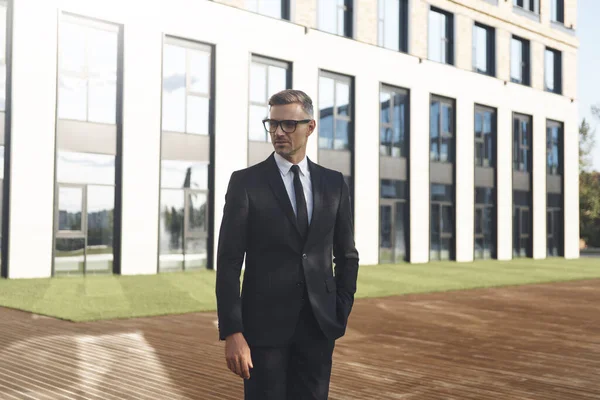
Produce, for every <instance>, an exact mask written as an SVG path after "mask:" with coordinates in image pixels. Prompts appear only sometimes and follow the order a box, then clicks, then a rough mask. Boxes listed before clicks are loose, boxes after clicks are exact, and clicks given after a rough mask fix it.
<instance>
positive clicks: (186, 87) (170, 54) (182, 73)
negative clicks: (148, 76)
mask: <svg viewBox="0 0 600 400" xmlns="http://www.w3.org/2000/svg"><path fill="white" fill-rule="evenodd" d="M211 56H212V55H211V49H210V47H208V46H204V45H200V44H197V43H194V42H187V41H184V40H179V39H177V40H176V39H172V38H167V40H166V43H165V45H164V50H163V101H162V129H163V131H169V132H180V133H189V134H196V135H208V134H209V130H210V127H209V115H210V106H211V104H210V101H211V98H210V92H211V89H210V87H211Z"/></svg>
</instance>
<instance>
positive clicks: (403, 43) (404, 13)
mask: <svg viewBox="0 0 600 400" xmlns="http://www.w3.org/2000/svg"><path fill="white" fill-rule="evenodd" d="M385 1H386V0H378V4H377V5H378V7H377V45H378V46H380V47H384V48H386V49H390V50H396V51H399V52H402V53H408V35H409V26H408V25H409V23H410V22H409V4H408V2H409V0H396V1H398V8H399V10H400V11H399V14H400V15H399V17H398V20H399V26H398V48H397V49H396V48H392V47H388V46H386V44H385V39H386V36H385V27H386V25H387V21H386V15H388V14H387V13H386V12H385ZM382 4H383V7H382ZM382 8H383V16H382V15H381V13H382ZM382 32H383V35H382Z"/></svg>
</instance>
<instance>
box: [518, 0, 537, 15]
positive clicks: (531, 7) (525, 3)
mask: <svg viewBox="0 0 600 400" xmlns="http://www.w3.org/2000/svg"><path fill="white" fill-rule="evenodd" d="M513 4H514V5H515V6H517V7H520V8H522V9H524V10H527V11H531V12H532V13H536V14H539V9H540V7H539V0H513Z"/></svg>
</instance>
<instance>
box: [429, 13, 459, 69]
mask: <svg viewBox="0 0 600 400" xmlns="http://www.w3.org/2000/svg"><path fill="white" fill-rule="evenodd" d="M453 30H454V26H453V17H452V14H448V13H446V12H444V11H442V10H439V9H437V8H433V7H432V8H431V9H430V10H429V59H430V60H432V61H437V62H441V63H445V64H454V60H453V58H454V56H453Z"/></svg>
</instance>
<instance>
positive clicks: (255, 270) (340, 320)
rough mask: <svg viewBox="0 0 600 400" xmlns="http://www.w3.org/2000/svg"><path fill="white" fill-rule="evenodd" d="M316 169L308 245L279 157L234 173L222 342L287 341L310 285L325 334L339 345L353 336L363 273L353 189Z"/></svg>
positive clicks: (225, 234) (221, 286)
mask: <svg viewBox="0 0 600 400" xmlns="http://www.w3.org/2000/svg"><path fill="white" fill-rule="evenodd" d="M308 165H309V169H310V177H311V182H312V191H313V213H312V220H311V223H310V227H309V232H308V236H307V238H306V240H305V241H304V240H303V239H302V237H301V236H300V233H299V231H298V228H297V224H296V216H295V214H294V211H293V209H292V205H291V202H290V199H289V196H288V194H287V191H286V189H285V186H284V183H283V179H282V178H281V174H280V172H279V169H278V167H277V163H276V162H275V158H274V155H273V154H271V156H270V157H269V158H267V159H266V160H265V161H263V162H261V163H260V164H257V165H255V166H252V167H249V168H246V169H244V170H240V171H236V172H234V173H233V174H232V176H231V179H230V181H229V187H228V189H227V194H226V196H225V207H224V214H223V220H222V222H221V230H220V235H219V245H218V253H217V282H216V295H217V310H218V318H219V337H220V339H221V340H224V339H225V338H226V337H227V336H229V335H230V334H233V333H236V332H243V334H244V336H245V338H246V340H247V342H248V343H249V344H251V345H255V346H278V345H283V344H285V343H286V341H287V340H289V339H290V338H291V336H292V335H293V333H294V329H295V327H296V322H297V320H298V314H299V312H300V309H301V307H302V301H301V298H302V292H303V290H304V287H303V285H306V289H307V291H308V295H309V299H310V304H311V306H312V309H313V313H314V315H315V317H316V319H317V321H318V323H319V326H320V327H321V329H322V330H323V332H324V333H325V335H326V336H327V337H328V338H329V339H332V340H334V339H337V338H339V337H340V336H342V335H344V333H345V330H346V324H347V321H348V316H349V314H350V311H351V309H352V305H353V303H354V294H355V292H356V280H357V275H358V252H357V251H356V248H355V246H354V233H353V224H352V213H351V207H350V196H349V191H348V186H347V185H346V183H345V182H344V179H343V176H342V174H341V173H339V172H336V171H333V170H330V169H327V168H324V167H321V166H319V165H317V164H315V163H313V162H312V161H310V160H308ZM332 254H333V260H332ZM244 255H245V256H246V265H245V267H246V268H245V272H244V281H243V285H242V293H241V296H240V271H241V267H242V262H243V260H244ZM332 262H333V263H335V276H334V271H333V268H332Z"/></svg>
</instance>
